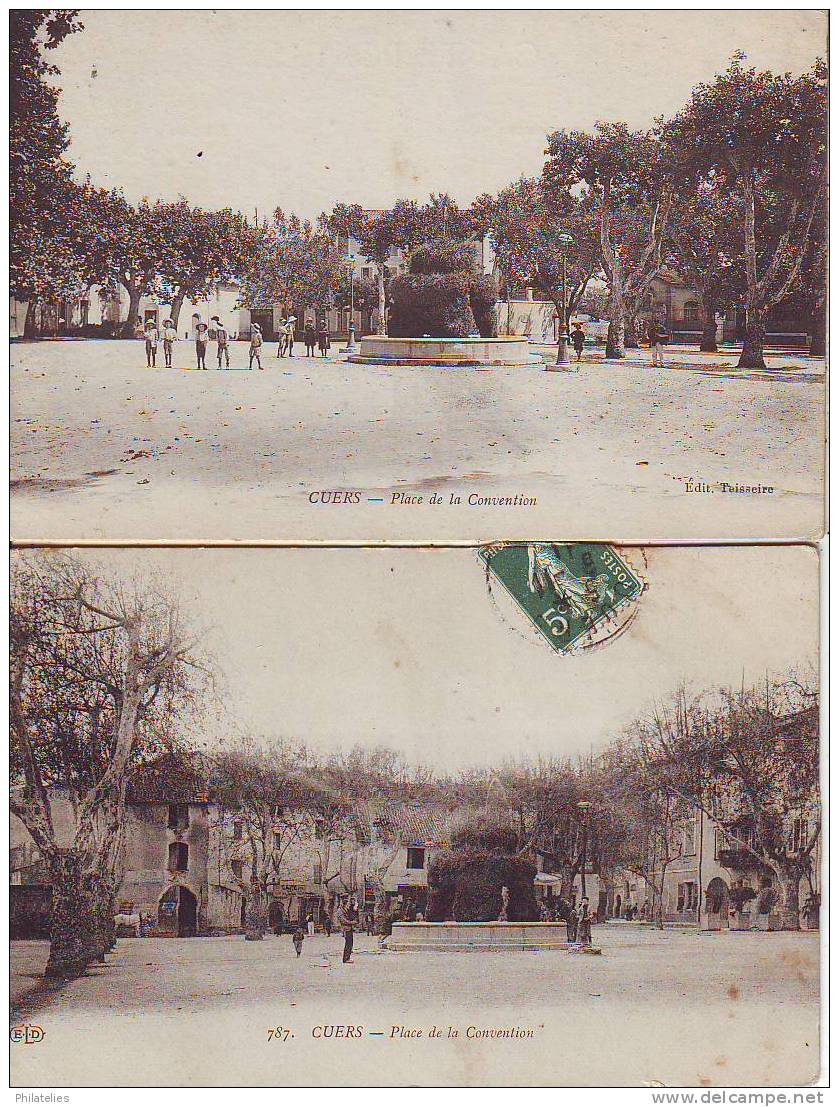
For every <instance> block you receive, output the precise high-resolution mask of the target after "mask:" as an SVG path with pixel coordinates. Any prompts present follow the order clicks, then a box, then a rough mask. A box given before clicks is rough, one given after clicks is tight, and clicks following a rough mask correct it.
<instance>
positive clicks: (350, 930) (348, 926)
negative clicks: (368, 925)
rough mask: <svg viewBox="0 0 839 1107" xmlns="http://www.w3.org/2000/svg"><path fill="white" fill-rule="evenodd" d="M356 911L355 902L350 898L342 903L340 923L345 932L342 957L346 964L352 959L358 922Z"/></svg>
mask: <svg viewBox="0 0 839 1107" xmlns="http://www.w3.org/2000/svg"><path fill="white" fill-rule="evenodd" d="M356 918H357V916H356V912H355V909H354V907H353V902H352V900H351V899H348V900H347V902H346V903H344V904H342V906H341V908H340V910H339V911H338V925H339V926H340V927H341V930H342V931H343V934H344V956H343V958H342V960H343V962H344V964H345V965H347V964H349V963H350V962H351V961H352V947H353V934H354V931H355V924H356Z"/></svg>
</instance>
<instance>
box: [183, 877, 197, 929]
mask: <svg viewBox="0 0 839 1107" xmlns="http://www.w3.org/2000/svg"><path fill="white" fill-rule="evenodd" d="M197 930H198V900H197V899H196V898H195V896H194V895H193V894H192V892H190V890H189V888H184V886H183V885H181V888H180V896H179V898H178V937H179V938H194V937H195V934H196V932H197Z"/></svg>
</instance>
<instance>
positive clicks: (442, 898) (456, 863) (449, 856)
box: [425, 852, 462, 922]
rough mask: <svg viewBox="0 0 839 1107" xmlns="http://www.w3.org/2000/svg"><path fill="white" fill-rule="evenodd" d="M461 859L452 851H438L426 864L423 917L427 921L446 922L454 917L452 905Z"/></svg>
mask: <svg viewBox="0 0 839 1107" xmlns="http://www.w3.org/2000/svg"><path fill="white" fill-rule="evenodd" d="M461 865H462V861H461V860H460V858H458V857H456V856H455V855H454V854H453V853H449V852H445V853H438V854H436V855H435V857H434V858H432V861H431V864H430V865H429V866H428V900H427V902H426V906H425V917H426V918H427V919H428V921H429V922H447V921H448V920H449V919H451V918H454V915H453V914H452V906H453V904H454V895H455V890H456V888H457V876H458V872H459V870H460V868H461Z"/></svg>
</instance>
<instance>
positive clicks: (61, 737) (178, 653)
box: [10, 554, 199, 976]
mask: <svg viewBox="0 0 839 1107" xmlns="http://www.w3.org/2000/svg"><path fill="white" fill-rule="evenodd" d="M10 648H11V678H10V680H11V699H10V724H11V732H10V733H11V749H10V759H11V796H10V807H11V810H12V813H13V814H15V815H16V816H17V817H18V818H19V819H20V820H21V822H22V823H23V824H24V826H25V827H26V829H27V830H28V831H29V834H30V835H31V837H32V839H33V841H34V843H35V845H36V847H37V848H38V850H39V851H40V853H41V855H42V857H43V858H44V860H45V862H46V864H47V866H48V868H49V871H50V880H51V884H52V889H53V927H52V936H51V944H50V957H49V963H48V965H47V974H48V975H51V976H78V975H80V974H81V973H82V972H84V969H85V967H86V965H87V964H88V963H89V962H90V961H91V960H94V959H101V958H102V957H103V956H104V953H105V951H106V950H107V948H108V946H109V945H110V940H111V935H112V923H113V915H114V910H113V908H114V900H115V896H116V890H117V888H118V886H119V874H120V866H121V848H122V833H123V829H124V822H125V796H126V779H127V774H128V772H129V769H130V768H131V767H132V765H134V764H136V763H137V762H138V761H139V760H142V759H143V758H146V757H149V756H152V755H154V754H155V753H158V752H159V751H160V750H161V749H163V748H166V747H167V746H170V745H171V744H172V743H173V741H174V737H175V730H176V722H177V718H178V714H179V711H180V710H181V709H182V708H183V707H185V706H186V705H187V704H188V703H190V702H191V698H192V695H193V694H194V692H195V690H196V688H197V687H198V681H197V680H196V674H197V673H198V671H199V670H198V669H197V667H196V662H195V652H194V643H192V642H191V641H190V640H189V638H188V632H187V629H186V625H185V620H184V619H183V617H182V616H181V613H180V611H179V609H178V605H177V603H176V602H175V601H174V600H173V599H172V598H171V597H170V596H168V595H167V594H166V593H165V592H163V591H161V590H160V588H158V587H157V586H156V585H155V584H154V583H153V582H148V581H145V582H144V581H142V580H137V581H133V582H116V581H111V580H109V579H108V578H107V577H106V576H105V575H103V574H102V573H100V572H98V571H97V570H96V569H95V568H94V567H93V566H91V565H90V564H89V563H85V562H81V561H79V560H78V559H76V558H73V557H72V556H70V555H66V554H58V555H40V556H32V557H21V558H20V559H19V560H17V561H16V562H15V564H14V566H13V576H12V601H11V626H10ZM58 793H60V794H61V795H63V796H65V797H67V799H69V802H70V804H71V807H72V809H73V812H74V817H75V819H74V830H73V836H72V841H71V842H70V844H69V846H68V845H67V844H66V842H64V841H62V840H61V838H60V837H59V836H58V834H57V833H56V825H55V820H54V817H53V801H54V797H55V796H56V794H58Z"/></svg>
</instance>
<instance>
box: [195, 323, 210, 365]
mask: <svg viewBox="0 0 839 1107" xmlns="http://www.w3.org/2000/svg"><path fill="white" fill-rule="evenodd" d="M209 335H210V328H209V327H208V326H207V324H206V323H205V322H203V320H202V321H201V322H199V323H196V324H195V358H196V361H197V363H198V368H199V369H206V368H207V339H208V338H209Z"/></svg>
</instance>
